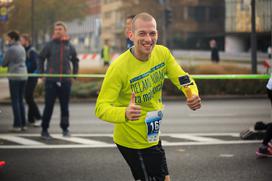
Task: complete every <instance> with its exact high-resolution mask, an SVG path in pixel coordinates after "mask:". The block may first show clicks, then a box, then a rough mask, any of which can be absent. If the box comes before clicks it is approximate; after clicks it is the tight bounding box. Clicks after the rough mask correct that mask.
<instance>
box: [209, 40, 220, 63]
mask: <svg viewBox="0 0 272 181" xmlns="http://www.w3.org/2000/svg"><path fill="white" fill-rule="evenodd" d="M210 47H211V61H212V62H214V63H219V61H220V58H219V51H218V48H217V43H216V41H215V40H214V39H212V40H211V41H210Z"/></svg>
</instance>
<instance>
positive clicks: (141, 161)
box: [116, 141, 169, 181]
mask: <svg viewBox="0 0 272 181" xmlns="http://www.w3.org/2000/svg"><path fill="white" fill-rule="evenodd" d="M116 145H117V147H118V149H119V151H120V152H121V154H122V155H123V157H124V158H125V160H126V162H127V163H128V165H129V167H130V170H131V172H132V174H133V177H134V179H135V180H141V181H164V178H165V176H166V175H169V173H168V168H167V163H166V157H165V152H164V150H163V148H162V146H161V141H160V142H159V143H158V145H155V146H152V147H150V148H145V149H131V148H127V147H123V146H120V145H118V144H116Z"/></svg>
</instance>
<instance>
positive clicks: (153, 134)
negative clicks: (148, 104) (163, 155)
mask: <svg viewBox="0 0 272 181" xmlns="http://www.w3.org/2000/svg"><path fill="white" fill-rule="evenodd" d="M162 117H163V114H162V111H152V112H148V113H147V115H146V118H145V123H146V127H147V141H148V142H149V143H152V142H156V141H158V139H159V133H160V124H161V120H162Z"/></svg>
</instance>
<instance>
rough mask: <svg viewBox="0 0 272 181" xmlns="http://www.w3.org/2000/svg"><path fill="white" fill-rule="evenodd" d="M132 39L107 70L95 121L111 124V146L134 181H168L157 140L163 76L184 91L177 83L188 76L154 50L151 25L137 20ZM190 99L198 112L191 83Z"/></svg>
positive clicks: (148, 19) (141, 17)
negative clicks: (112, 129) (126, 48)
mask: <svg viewBox="0 0 272 181" xmlns="http://www.w3.org/2000/svg"><path fill="white" fill-rule="evenodd" d="M130 39H131V40H133V42H134V46H133V47H131V48H130V49H128V50H127V51H125V52H124V53H123V54H121V55H120V56H119V58H117V59H116V60H115V61H114V62H113V63H112V64H111V65H110V67H109V69H108V71H107V73H106V76H105V79H104V81H103V84H102V88H101V91H100V94H99V96H98V99H97V103H96V110H95V111H96V116H97V117H99V118H100V119H102V120H104V121H107V122H111V123H114V124H115V127H114V142H115V144H116V145H117V147H118V149H119V151H120V152H121V154H122V155H123V157H124V159H125V160H126V162H127V163H128V165H129V166H130V169H131V171H132V174H133V176H134V179H135V180H145V181H151V180H155V181H164V180H166V181H169V180H170V176H169V173H168V168H167V163H166V157H165V152H164V150H163V148H162V145H161V141H160V139H159V134H160V124H161V121H162V117H163V114H162V110H163V104H162V99H161V97H162V86H163V82H164V78H165V75H167V76H168V77H169V79H170V80H171V81H172V82H173V83H174V84H175V85H176V86H177V88H178V89H180V90H181V91H183V92H184V93H185V94H187V93H186V92H185V91H184V87H183V86H181V85H180V83H179V77H182V76H184V75H187V74H186V73H185V72H184V71H183V70H182V68H181V67H180V66H179V65H178V64H177V62H176V61H175V59H174V57H173V56H172V55H171V53H170V51H169V50H168V49H167V48H166V47H164V46H161V45H156V42H157V39H158V32H157V25H156V21H155V19H154V18H153V17H152V16H151V15H150V14H148V13H140V14H138V15H136V16H135V17H134V19H133V21H132V32H131V33H130ZM190 81H191V85H190V89H191V92H192V95H193V96H192V97H191V98H187V105H188V106H189V107H190V108H191V109H192V110H196V109H199V108H200V107H201V100H200V98H199V96H198V90H197V87H196V84H195V82H194V81H193V80H192V79H190Z"/></svg>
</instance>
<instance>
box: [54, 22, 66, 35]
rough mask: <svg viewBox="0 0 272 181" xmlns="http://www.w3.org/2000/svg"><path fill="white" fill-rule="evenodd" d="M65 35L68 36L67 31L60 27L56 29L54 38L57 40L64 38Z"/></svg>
mask: <svg viewBox="0 0 272 181" xmlns="http://www.w3.org/2000/svg"><path fill="white" fill-rule="evenodd" d="M65 35H66V31H65V29H64V27H63V26H60V25H57V26H55V28H54V36H55V37H56V38H62V37H63V36H65Z"/></svg>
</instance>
